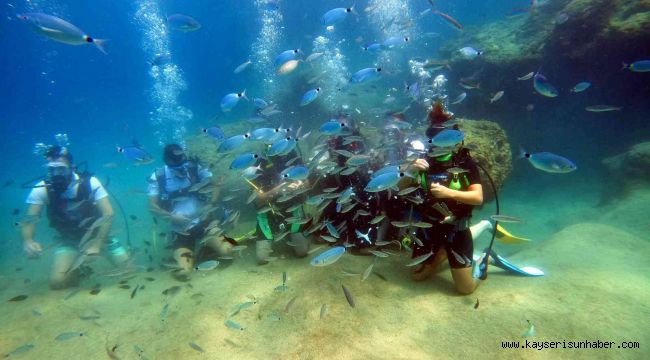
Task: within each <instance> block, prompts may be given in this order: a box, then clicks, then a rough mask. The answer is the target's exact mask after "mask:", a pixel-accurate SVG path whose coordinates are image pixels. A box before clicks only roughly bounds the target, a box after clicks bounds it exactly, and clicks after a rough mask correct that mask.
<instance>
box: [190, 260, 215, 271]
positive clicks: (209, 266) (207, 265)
mask: <svg viewBox="0 0 650 360" xmlns="http://www.w3.org/2000/svg"><path fill="white" fill-rule="evenodd" d="M217 266H219V262H218V261H217V260H208V261H204V262H202V263H200V264H198V265H197V266H195V267H194V270H196V271H211V270H214V269H216V268H217Z"/></svg>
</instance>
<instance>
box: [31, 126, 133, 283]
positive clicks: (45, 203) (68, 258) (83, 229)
mask: <svg viewBox="0 0 650 360" xmlns="http://www.w3.org/2000/svg"><path fill="white" fill-rule="evenodd" d="M60 138H63V139H64V141H63V143H65V146H63V145H49V146H48V145H45V144H42V143H39V144H37V145H36V150H35V153H37V154H40V155H43V156H44V157H45V160H46V161H47V163H46V164H45V166H46V167H47V175H46V177H45V179H44V180H42V181H40V182H38V183H37V184H36V185H34V186H32V190H31V191H30V193H29V196H28V197H27V200H26V203H27V204H28V208H27V214H26V217H25V219H24V220H23V221H22V222H21V227H22V229H21V235H22V240H23V249H24V250H25V252H26V253H27V255H28V256H29V257H38V256H39V255H40V254H41V252H42V251H43V246H42V245H41V244H40V243H39V242H38V241H36V240H35V236H36V223H37V222H38V220H39V219H40V216H41V213H42V211H43V207H46V208H47V210H46V213H47V218H48V220H49V223H50V227H52V228H54V229H55V230H56V231H57V232H58V233H59V234H60V236H61V238H62V242H61V243H60V244H59V245H58V246H57V247H56V248H55V250H54V261H53V264H52V269H51V271H50V287H51V288H52V289H63V288H67V287H71V286H77V285H78V283H79V280H80V276H79V275H80V273H81V269H82V265H83V264H84V263H86V262H89V261H90V260H91V259H93V258H96V256H98V255H99V254H100V252H101V251H102V250H103V249H104V248H106V249H107V250H109V255H110V260H111V262H112V263H113V264H114V265H122V264H124V263H126V262H127V260H128V259H129V255H128V253H127V251H126V249H125V248H124V247H123V246H122V245H121V244H120V242H119V241H118V240H117V239H115V238H112V239H110V240H109V232H110V230H111V226H112V223H113V215H114V212H113V207H112V205H111V202H110V200H109V196H108V193H107V191H106V189H104V187H103V186H102V184H101V183H100V182H99V180H98V179H97V178H96V177H94V176H92V175H91V174H89V173H88V172H78V170H77V169H76V167H74V166H73V165H72V164H73V157H72V154H71V153H70V151H69V150H68V148H67V145H68V144H67V136H66V135H65V134H58V135H57V141H59V140H61V139H60ZM59 144H62V142H61V141H59Z"/></svg>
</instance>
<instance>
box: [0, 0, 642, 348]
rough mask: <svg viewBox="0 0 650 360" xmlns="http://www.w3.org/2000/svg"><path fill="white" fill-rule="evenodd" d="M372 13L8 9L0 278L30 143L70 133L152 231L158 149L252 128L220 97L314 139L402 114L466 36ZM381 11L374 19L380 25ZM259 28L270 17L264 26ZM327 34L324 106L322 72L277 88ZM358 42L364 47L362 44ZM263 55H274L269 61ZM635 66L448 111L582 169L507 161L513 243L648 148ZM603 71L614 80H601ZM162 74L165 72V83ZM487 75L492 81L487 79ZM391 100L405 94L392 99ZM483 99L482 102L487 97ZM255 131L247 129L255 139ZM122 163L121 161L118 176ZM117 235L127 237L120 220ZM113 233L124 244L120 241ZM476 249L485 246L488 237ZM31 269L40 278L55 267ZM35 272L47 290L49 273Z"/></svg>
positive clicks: (155, 5)
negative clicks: (64, 34)
mask: <svg viewBox="0 0 650 360" xmlns="http://www.w3.org/2000/svg"><path fill="white" fill-rule="evenodd" d="M558 2H560V1H558ZM375 3H376V1H372V2H368V1H356V2H355V6H356V9H357V12H358V13H359V16H353V15H351V16H349V17H348V19H346V21H345V22H343V23H342V24H340V25H337V26H336V28H335V31H333V32H328V31H326V30H325V29H324V27H323V26H322V25H321V24H320V21H319V19H320V16H321V14H323V13H325V12H326V11H327V10H329V9H332V8H334V7H345V6H350V5H351V4H352V2H349V1H338V0H322V1H288V0H284V1H283V0H278V1H268V2H267V1H262V0H257V1H252V0H247V1H233V0H228V1H214V0H195V1H187V0H176V1H171V0H168V1H163V0H160V1H156V0H134V1H92V2H89V1H80V0H71V1H63V0H59V1H55V0H44V1H38V0H33V1H19V0H14V1H10V2H8V3H4V4H2V5H0V8H1V9H2V11H1V14H2V18H0V49H1V50H0V69H2V85H1V86H0V139H1V141H0V154H2V157H3V161H2V165H3V168H2V171H1V172H0V174H1V175H0V183H6V184H7V186H5V187H2V188H0V214H1V216H0V219H4V220H3V221H0V234H1V235H2V236H1V237H0V264H1V265H0V269H11V268H13V267H15V264H16V262H17V261H18V260H16V258H17V257H19V256H22V246H21V243H20V236H19V232H18V230H17V228H16V226H15V222H16V221H18V220H19V219H20V216H14V215H12V211H13V209H20V212H21V214H22V213H23V211H24V207H25V205H24V200H25V197H26V196H27V193H28V190H26V189H22V188H21V187H20V184H21V183H22V182H24V181H27V180H29V179H32V178H34V177H36V176H39V175H41V174H43V173H44V169H43V162H42V159H41V158H39V157H37V156H36V155H34V154H33V153H32V150H33V146H34V144H35V143H37V142H45V143H47V144H51V143H53V142H54V134H56V133H67V135H68V137H69V139H70V143H71V144H70V148H71V150H72V152H73V154H74V155H75V158H76V160H77V161H82V160H84V161H87V162H88V165H89V169H90V170H91V171H92V172H94V173H95V174H96V176H98V178H99V179H100V180H101V181H103V182H106V181H107V180H108V179H109V178H110V186H109V191H111V192H112V193H113V195H115V197H116V198H117V199H118V200H119V202H120V203H121V205H122V207H123V208H124V209H125V215H126V216H130V215H135V216H137V217H138V218H139V219H144V218H147V219H148V212H147V208H146V201H147V200H146V196H145V195H143V194H142V192H143V191H144V190H145V189H146V182H145V179H146V177H148V176H149V175H150V174H151V172H152V171H153V170H154V169H155V168H156V167H157V166H160V165H161V164H162V162H161V160H160V158H161V156H160V153H161V151H162V145H163V144H165V143H168V142H171V141H176V142H184V141H185V140H186V139H187V138H189V137H192V136H196V135H199V133H200V129H201V128H204V127H207V126H213V125H224V124H230V123H238V122H242V121H243V119H245V118H248V117H250V115H251V113H252V110H253V107H252V102H246V101H243V100H242V101H241V103H240V104H239V105H238V106H237V107H236V108H235V109H234V110H233V111H232V112H229V113H222V112H221V110H220V108H219V102H220V100H221V98H222V97H223V96H224V95H225V94H227V93H231V92H240V91H242V90H244V89H246V91H247V94H248V96H249V97H250V98H251V100H252V98H254V97H264V98H265V99H267V100H269V99H270V100H273V101H274V102H276V103H278V104H279V105H280V109H282V110H283V114H282V115H280V118H278V119H276V120H274V125H280V124H282V125H285V126H293V127H294V128H297V127H299V126H301V125H302V126H304V127H305V129H304V130H305V131H306V130H314V131H315V130H316V129H317V127H318V126H319V125H320V124H321V123H322V122H323V121H326V120H327V119H329V118H330V117H331V116H333V115H334V114H336V112H337V111H338V110H339V109H340V108H341V106H342V105H349V107H350V110H352V109H354V108H355V107H356V108H359V109H361V110H362V114H364V115H361V116H360V117H361V118H362V119H364V117H365V116H370V115H368V114H369V113H370V112H371V110H372V109H374V108H381V109H383V110H386V111H387V110H395V109H397V108H400V106H397V105H395V106H394V108H391V106H393V105H389V106H384V105H382V103H381V101H382V99H383V97H384V96H385V94H387V93H390V94H392V96H396V97H398V98H399V100H398V101H396V104H400V105H405V104H407V103H408V102H407V100H406V99H405V96H403V92H402V88H403V83H404V82H405V81H406V82H411V81H414V76H413V75H411V74H410V73H409V71H408V66H407V61H408V60H409V59H412V58H415V57H424V58H437V57H438V56H439V53H438V50H439V48H440V47H442V46H443V45H444V44H445V43H446V41H447V40H448V39H454V38H456V37H458V36H460V35H459V33H458V31H457V30H456V29H454V28H452V27H451V26H449V25H448V24H447V23H445V22H444V21H442V20H441V19H440V18H439V17H437V16H436V15H433V14H431V13H429V14H427V15H426V16H423V17H420V16H419V15H418V14H419V13H420V12H421V11H424V10H426V9H427V8H428V7H429V3H428V2H427V1H419V0H418V1H416V0H409V1H397V0H395V1H385V2H383V3H384V6H386V7H387V8H389V9H390V11H391V12H392V13H389V12H384V13H382V14H377V13H375V12H373V11H369V12H366V11H364V9H366V8H367V7H369V6H372V5H373V4H375ZM435 3H436V4H438V5H437V6H438V9H439V10H440V11H442V12H445V13H448V14H450V15H452V16H454V17H455V18H456V19H459V21H461V22H462V23H463V25H464V26H465V29H466V31H471V29H472V28H473V27H475V26H480V25H483V24H487V23H490V22H494V21H500V20H503V19H504V18H505V14H507V13H508V12H509V11H511V10H512V9H513V8H518V7H523V6H529V3H530V2H529V1H524V0H492V1H478V0H462V1H435ZM276 5H277V6H279V8H278V9H277V10H275V6H276ZM401 6H403V7H401ZM23 12H43V13H46V14H50V15H55V16H58V17H60V18H63V19H65V20H67V21H70V22H71V23H73V24H75V25H76V26H78V27H79V28H81V29H83V31H85V32H87V34H88V35H90V36H92V37H95V38H99V39H108V40H109V41H108V45H107V52H108V54H107V55H105V54H102V53H101V52H100V51H98V50H97V49H96V48H94V46H92V45H85V46H70V45H66V44H62V43H59V42H55V41H52V40H49V39H47V38H45V37H43V36H41V35H39V34H36V33H34V32H31V31H30V30H29V29H28V27H27V26H26V25H25V24H23V23H21V21H20V20H18V19H17V17H16V15H17V14H19V13H23ZM173 13H183V14H188V15H192V16H193V17H195V18H196V19H197V20H198V21H199V22H200V23H201V25H202V27H201V29H199V30H198V31H194V32H189V33H182V32H179V31H168V32H167V31H165V27H164V19H165V16H166V15H169V14H173ZM401 13H408V14H410V15H411V16H410V18H411V19H412V21H413V25H412V26H411V27H408V28H406V29H405V30H399V31H396V32H397V33H398V34H399V35H400V36H405V35H407V36H410V37H411V38H412V39H413V43H412V44H410V45H409V46H407V47H406V48H405V49H403V50H396V51H392V52H390V53H387V54H388V55H385V56H384V55H371V54H367V53H364V52H363V51H361V50H360V46H361V45H363V44H366V43H371V42H373V41H377V40H381V39H383V38H385V37H386V34H385V33H383V34H382V31H381V30H380V26H381V24H382V23H383V24H386V21H387V20H386V19H391V18H392V17H394V16H397V15H399V14H401ZM372 14H377V15H375V16H376V18H372V17H371V16H372ZM262 19H265V20H266V21H267V23H266V27H265V25H264V24H263V21H262ZM377 19H379V20H377ZM429 32H436V33H438V34H439V35H438V36H436V37H432V38H424V36H423V34H426V33H429ZM396 35H397V34H396ZM318 36H323V39H328V40H329V44H326V45H322V46H323V47H322V49H326V50H328V51H332V50H333V49H334V48H338V49H339V53H340V55H341V56H340V57H339V58H333V59H330V60H332V61H331V64H333V65H332V66H333V67H330V68H328V69H329V73H327V75H326V76H325V79H324V80H323V84H325V85H324V86H328V87H329V88H326V89H325V90H326V91H327V93H324V94H323V95H322V96H321V98H320V99H318V100H317V102H318V105H317V106H311V105H310V106H309V107H306V108H299V107H298V106H297V104H298V101H299V99H300V97H301V96H302V94H303V93H304V92H305V91H307V90H309V89H311V88H313V87H315V86H314V85H309V84H306V83H305V80H306V79H308V78H310V77H312V76H313V74H310V75H304V74H303V75H301V77H292V75H291V74H290V75H288V76H286V77H278V76H277V75H275V74H274V72H273V69H272V68H270V67H268V66H267V67H264V65H262V64H263V63H264V59H265V58H264V56H267V60H268V59H270V60H271V61H272V60H273V59H274V58H275V56H276V55H277V54H279V53H280V52H281V51H284V50H287V49H293V48H300V49H302V50H303V51H304V54H305V56H306V55H309V54H310V53H312V49H315V48H316V46H317V44H316V43H315V39H316V38H317V37H318ZM358 37H361V39H360V40H359V41H355V39H357V38H358ZM334 44H336V45H334ZM468 45H471V44H468ZM641 47H642V46H641ZM161 49H164V51H169V52H170V53H171V56H172V60H171V62H170V63H169V64H167V65H165V66H163V67H158V68H157V69H154V68H155V67H152V66H151V65H150V64H149V61H151V59H152V58H153V56H154V55H155V54H156V53H157V52H158V51H160V50H161ZM262 50H266V51H268V54H267V55H264V54H263V53H262ZM637 50H638V49H637ZM629 54H636V55H638V56H645V58H646V59H647V58H648V57H650V53H648V52H647V49H646V52H645V55H642V52H641V51H636V50H634V49H630V50H629ZM629 54H625V55H629ZM552 55H553V54H552ZM619 55H621V56H619ZM248 59H251V60H253V62H254V63H253V65H252V66H251V67H249V69H247V70H246V71H245V72H243V73H242V74H239V75H235V74H233V70H234V69H235V68H236V67H237V66H238V65H239V64H241V63H243V62H244V61H246V60H248ZM630 60H642V58H641V57H640V58H636V59H629V58H627V57H625V56H622V54H617V53H609V52H605V53H603V54H602V57H599V58H598V59H583V60H582V61H581V62H579V63H578V64H576V62H572V63H571V66H569V65H567V64H568V62H566V61H563V60H562V56H561V54H554V55H553V56H548V57H547V58H544V59H543V63H542V64H536V66H543V68H542V69H543V72H544V74H546V75H547V76H548V77H549V78H550V79H553V81H554V83H555V84H556V85H557V86H558V87H559V88H560V89H561V92H562V96H560V97H558V98H555V99H548V98H543V97H541V96H539V95H537V94H535V93H534V92H533V90H532V86H531V85H530V82H528V83H526V85H525V86H524V85H522V84H519V83H515V84H513V81H512V80H513V79H515V78H516V77H517V76H521V75H524V73H517V72H514V71H513V73H512V74H510V79H509V80H508V85H507V88H506V95H505V97H504V98H503V99H502V100H501V101H500V102H498V103H496V104H494V105H487V101H483V102H478V101H477V102H471V100H470V99H469V98H468V99H467V100H466V101H465V103H464V104H461V105H459V106H457V107H453V106H452V108H451V110H452V111H454V112H455V113H456V115H458V116H460V117H466V118H471V119H485V120H491V121H495V122H497V123H498V124H499V125H500V126H501V127H502V128H503V129H504V130H505V131H506V133H507V134H508V138H509V142H510V145H511V148H512V152H513V154H514V155H515V156H516V154H517V153H518V148H519V146H520V145H521V146H524V147H525V148H526V149H527V150H531V151H550V152H555V153H559V154H562V155H563V156H566V157H568V158H570V159H571V160H573V161H575V163H576V164H578V171H576V172H573V173H570V174H549V173H543V172H540V171H538V170H536V169H534V168H533V167H532V166H530V164H528V163H527V162H526V161H525V160H516V159H513V162H514V168H513V172H512V173H511V175H510V176H509V178H508V180H507V182H506V183H505V184H504V187H503V188H502V191H501V201H502V204H501V205H502V211H503V212H504V213H507V214H509V215H516V216H520V217H522V218H525V219H526V223H525V224H517V225H514V227H513V228H514V229H516V231H517V233H518V234H520V235H522V236H525V237H530V238H533V239H534V240H535V241H539V242H543V241H545V240H547V239H549V238H551V237H552V236H553V234H554V233H556V232H557V231H559V230H561V229H562V228H564V227H566V226H568V225H570V224H572V223H576V222H580V221H585V220H588V219H590V217H591V216H594V214H597V213H598V210H597V209H596V206H597V205H598V204H599V203H600V201H601V194H602V193H603V191H606V190H607V189H606V186H609V185H608V184H610V183H609V182H608V181H607V180H611V179H608V177H611V176H612V175H611V174H609V173H607V172H606V171H605V170H604V168H603V166H602V164H601V161H602V159H603V158H605V157H608V156H612V155H615V154H618V153H621V152H624V151H626V149H627V148H629V147H630V146H632V145H634V144H636V143H639V142H642V141H647V140H648V138H650V126H648V113H650V106H649V105H648V104H649V103H648V101H647V100H648V95H650V81H649V79H650V78H649V77H648V76H647V74H641V73H631V72H628V71H620V70H619V68H618V65H619V64H620V63H621V62H622V61H630ZM478 61H479V62H480V60H478ZM604 64H606V66H605V65H604ZM301 66H303V67H305V66H309V65H308V64H302V65H301ZM376 66H382V67H384V68H385V69H386V70H387V71H386V72H388V74H387V75H385V76H384V78H383V79H382V80H380V81H378V82H377V83H376V85H375V86H376V87H373V88H371V90H366V91H359V94H358V96H355V97H353V96H352V95H346V93H344V92H340V93H339V92H337V91H335V90H333V88H336V87H338V86H343V85H344V83H342V82H341V80H343V81H344V80H346V79H348V78H349V76H350V75H351V74H352V73H353V72H355V71H357V70H358V69H362V68H365V67H376ZM462 66H464V65H462ZM462 66H461V68H456V67H452V70H442V72H443V73H445V74H446V75H447V76H448V78H453V79H456V78H458V77H460V76H461V74H467V73H471V72H472V71H474V70H476V69H478V68H479V67H480V65H476V66H475V67H472V66H469V67H468V68H462ZM603 68H608V69H611V71H608V72H603V70H602V69H603ZM163 70H165V71H168V72H169V73H168V74H167V75H166V76H165V75H161V74H160V73H159V72H160V71H163ZM534 70H536V69H535V68H531V69H529V71H534ZM517 71H519V70H517ZM482 76H486V77H489V76H491V75H490V72H489V70H488V71H487V72H486V73H484V74H483V75H482ZM584 80H588V81H590V82H592V83H593V86H592V87H591V88H590V89H588V90H587V91H586V92H585V93H584V94H576V95H569V94H567V93H568V89H570V88H571V87H572V86H573V85H574V84H575V83H577V82H579V81H584ZM504 86H506V85H504ZM390 88H396V89H397V91H394V92H390V91H389V89H390ZM490 90H495V91H496V90H498V89H490ZM448 91H449V94H450V96H452V97H453V96H454V94H458V93H460V92H461V91H463V90H462V89H460V88H459V87H458V86H456V85H455V84H452V83H451V81H450V84H449V88H448ZM465 91H467V90H465ZM481 91H482V93H481V94H482V95H481V96H482V97H483V98H485V99H489V96H490V95H491V93H492V92H494V91H489V90H481ZM468 93H469V91H468ZM511 95H512V96H511ZM528 104H533V105H534V107H535V108H534V110H533V111H527V110H526V105H528ZM594 104H613V105H617V106H622V107H623V111H620V112H619V111H617V112H610V113H603V114H594V113H589V112H585V110H584V107H585V106H588V105H594ZM401 107H403V106H401ZM415 113H416V114H417V116H418V117H421V116H422V115H423V114H425V109H424V108H423V107H422V108H419V109H418V110H416V112H415ZM413 117H414V118H415V115H413ZM366 120H370V119H369V118H368V119H366ZM411 120H412V121H414V122H415V121H416V120H417V119H411ZM255 126H256V125H249V127H250V130H252V129H254V128H255ZM228 135H231V134H228ZM134 140H136V141H137V142H138V143H140V144H141V145H142V146H143V147H144V148H145V149H147V150H148V151H149V152H150V153H152V154H153V155H154V157H155V158H156V162H155V163H154V164H152V165H146V166H134V165H133V164H132V163H130V162H129V161H128V160H126V159H124V158H123V156H122V155H121V154H119V153H118V152H117V151H116V146H125V145H129V144H130V143H131V142H132V141H134ZM113 163H115V164H117V167H116V168H113V166H112V164H113ZM107 164H108V165H107ZM511 212H512V213H511ZM492 213H493V203H489V204H486V205H485V207H484V208H483V209H481V210H477V211H476V212H475V217H476V218H485V217H487V216H489V215H490V214H492ZM120 216H121V215H120ZM572 216H573V217H572ZM148 221H149V220H147V223H146V226H145V225H142V224H138V223H136V224H131V225H132V226H131V227H132V228H131V237H132V241H133V242H134V243H135V244H136V245H138V244H139V245H140V246H141V240H142V239H144V238H147V237H148V236H149V233H150V228H149V223H148ZM116 227H118V228H123V223H122V220H121V219H120V220H119V221H117V223H116ZM39 234H41V235H42V237H43V238H45V237H46V236H51V235H53V233H52V232H51V231H50V230H49V229H47V227H46V226H45V224H40V226H39ZM120 236H121V237H122V238H124V237H125V235H124V233H122V234H121V235H120ZM481 239H482V241H483V243H482V244H484V243H486V241H487V239H488V238H485V237H483V238H481ZM46 242H47V241H46ZM504 251H505V252H506V253H515V252H516V250H512V249H504ZM251 256H252V255H251ZM21 259H22V258H21ZM20 263H21V264H23V263H24V261H23V260H20ZM24 264H25V266H30V264H33V263H24ZM38 266H40V267H41V268H42V269H43V270H46V268H47V264H40V265H38ZM251 266H254V265H251ZM34 276H35V277H37V278H39V279H40V281H41V282H43V285H44V286H46V285H45V284H46V279H47V276H46V273H45V272H42V273H40V274H36V275H34ZM0 301H4V300H0ZM1 350H2V351H5V350H6V349H4V348H3V349H1ZM102 356H103V354H102Z"/></svg>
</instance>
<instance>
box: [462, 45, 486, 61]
mask: <svg viewBox="0 0 650 360" xmlns="http://www.w3.org/2000/svg"><path fill="white" fill-rule="evenodd" d="M458 53H460V56H462V57H463V58H464V59H466V60H474V59H476V58H477V57H479V56H481V55H482V54H483V51H479V50H476V49H474V48H473V47H470V46H466V47H464V48H462V49H460V50H458Z"/></svg>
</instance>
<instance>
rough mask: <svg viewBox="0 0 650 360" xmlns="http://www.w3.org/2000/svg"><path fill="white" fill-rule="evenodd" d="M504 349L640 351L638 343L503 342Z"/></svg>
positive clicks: (584, 341)
mask: <svg viewBox="0 0 650 360" xmlns="http://www.w3.org/2000/svg"><path fill="white" fill-rule="evenodd" d="M501 348H503V349H536V350H543V349H640V348H641V344H639V342H638V341H623V342H616V341H600V340H596V341H589V340H583V341H566V340H562V341H534V340H525V341H502V342H501Z"/></svg>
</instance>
